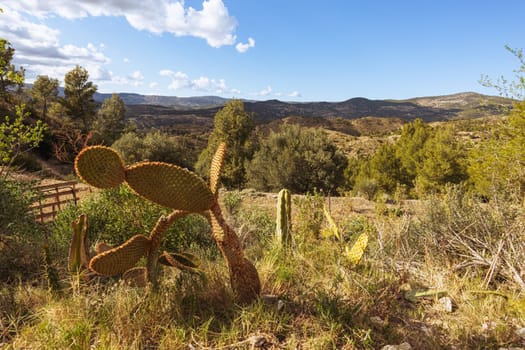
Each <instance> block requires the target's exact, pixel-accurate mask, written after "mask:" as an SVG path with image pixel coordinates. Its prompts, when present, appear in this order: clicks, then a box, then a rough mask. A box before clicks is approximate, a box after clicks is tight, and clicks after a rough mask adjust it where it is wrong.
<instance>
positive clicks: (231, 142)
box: [195, 100, 255, 189]
mask: <svg viewBox="0 0 525 350" xmlns="http://www.w3.org/2000/svg"><path fill="white" fill-rule="evenodd" d="M214 125H215V126H214V129H213V131H212V133H211V135H210V138H209V140H208V146H207V147H206V148H205V149H204V150H203V151H202V153H201V154H200V155H199V159H198V161H197V163H196V164H195V169H196V171H197V172H198V173H199V174H200V175H201V176H203V177H207V176H208V172H209V169H210V163H211V159H212V157H213V155H214V154H215V151H216V149H217V147H218V145H219V143H221V142H226V149H227V152H226V159H225V161H224V166H223V172H222V176H221V179H222V183H223V185H224V186H225V187H226V188H228V189H232V188H241V187H242V186H243V185H244V184H245V182H246V169H245V161H246V160H248V159H250V158H251V154H252V147H251V144H250V142H249V138H250V136H251V133H252V131H253V129H254V127H255V123H254V120H253V116H251V115H250V114H249V113H247V112H246V111H245V110H244V104H243V103H242V101H241V100H231V101H229V102H227V103H226V105H225V106H224V108H222V109H221V110H220V111H218V112H217V114H216V115H215V119H214Z"/></svg>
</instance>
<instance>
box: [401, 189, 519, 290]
mask: <svg viewBox="0 0 525 350" xmlns="http://www.w3.org/2000/svg"><path fill="white" fill-rule="evenodd" d="M524 237H525V210H524V208H523V206H522V205H521V203H518V202H514V203H513V202H507V201H505V202H500V201H489V202H488V203H483V202H481V201H480V200H479V199H478V198H476V197H475V196H472V195H470V194H469V193H467V192H466V191H465V189H464V188H463V187H461V186H450V187H447V190H446V193H445V195H444V196H443V197H441V198H438V197H433V198H432V199H430V200H429V201H428V202H427V203H426V204H425V207H424V212H423V215H422V216H421V217H420V219H419V221H418V222H417V223H415V224H414V225H412V226H411V227H410V229H409V231H408V233H407V236H406V240H405V243H406V244H405V248H406V250H407V252H410V253H411V255H412V256H416V255H417V256H419V257H420V259H424V258H431V259H432V260H433V261H434V262H435V263H436V264H439V265H441V266H450V267H451V268H452V269H453V270H454V271H456V272H460V273H462V274H466V275H467V276H469V278H473V279H480V281H481V286H480V287H484V288H488V287H490V286H492V287H498V285H500V284H501V283H503V282H504V283H506V284H510V285H512V286H513V287H517V288H518V289H520V290H521V291H525V283H524V280H525V240H524V239H523V238H524ZM409 255H410V254H409Z"/></svg>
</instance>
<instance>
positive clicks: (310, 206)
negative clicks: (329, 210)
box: [293, 192, 325, 238]
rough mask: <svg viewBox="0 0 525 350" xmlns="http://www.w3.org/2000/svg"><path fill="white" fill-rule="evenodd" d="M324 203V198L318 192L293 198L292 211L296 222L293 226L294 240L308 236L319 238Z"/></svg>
mask: <svg viewBox="0 0 525 350" xmlns="http://www.w3.org/2000/svg"><path fill="white" fill-rule="evenodd" d="M324 203H325V198H324V197H323V196H322V195H321V194H320V193H319V192H314V193H313V194H307V195H306V196H304V197H299V196H295V197H294V198H293V211H294V213H295V215H296V221H297V224H294V225H295V228H296V230H297V235H296V238H299V237H301V236H302V237H307V236H308V235H313V236H314V237H315V238H319V234H320V233H321V228H322V226H323V222H324V213H323V208H324Z"/></svg>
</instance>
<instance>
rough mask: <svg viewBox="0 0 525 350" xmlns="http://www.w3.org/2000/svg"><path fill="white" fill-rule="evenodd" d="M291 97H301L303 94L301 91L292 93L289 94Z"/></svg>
mask: <svg viewBox="0 0 525 350" xmlns="http://www.w3.org/2000/svg"><path fill="white" fill-rule="evenodd" d="M288 96H289V97H301V93H300V92H299V91H292V92H290V93H289V94H288Z"/></svg>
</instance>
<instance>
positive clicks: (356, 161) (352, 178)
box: [341, 157, 367, 191]
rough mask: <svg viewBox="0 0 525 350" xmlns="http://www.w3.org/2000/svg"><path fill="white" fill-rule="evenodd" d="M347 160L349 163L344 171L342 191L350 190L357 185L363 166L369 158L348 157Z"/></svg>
mask: <svg viewBox="0 0 525 350" xmlns="http://www.w3.org/2000/svg"><path fill="white" fill-rule="evenodd" d="M347 162H348V163H347V165H346V168H345V170H344V172H343V177H344V183H343V186H342V188H341V190H342V191H350V190H352V189H353V188H354V187H355V185H356V181H357V177H358V175H359V172H360V170H361V167H362V166H363V164H365V163H366V162H367V160H366V159H363V158H358V157H350V158H348V159H347Z"/></svg>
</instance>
